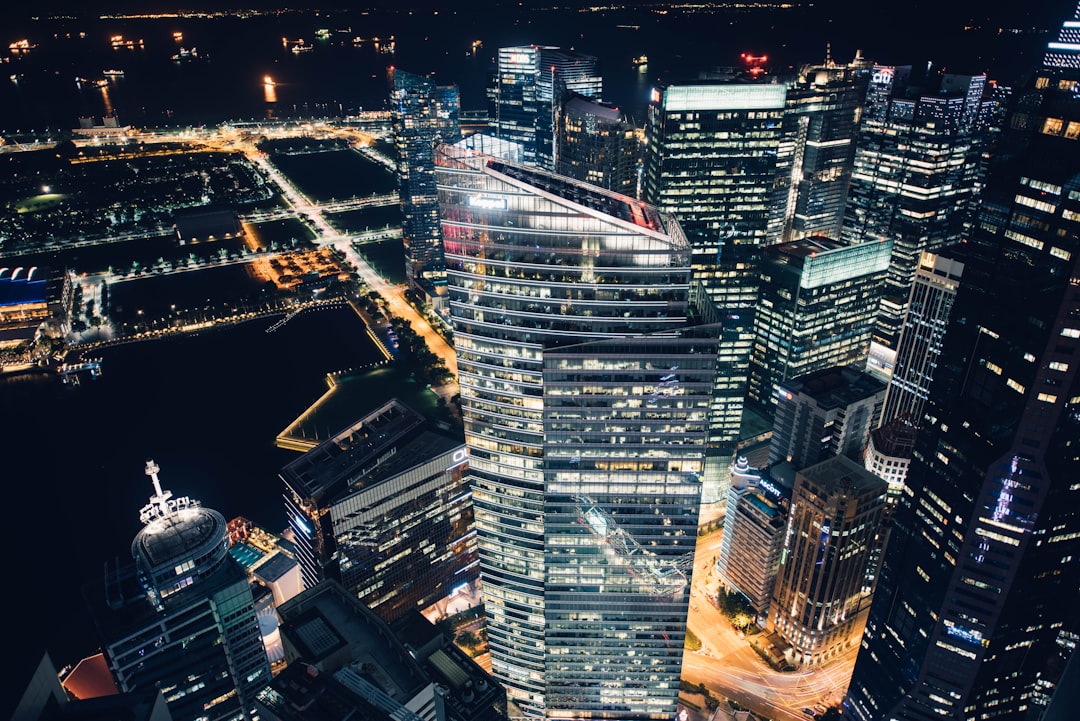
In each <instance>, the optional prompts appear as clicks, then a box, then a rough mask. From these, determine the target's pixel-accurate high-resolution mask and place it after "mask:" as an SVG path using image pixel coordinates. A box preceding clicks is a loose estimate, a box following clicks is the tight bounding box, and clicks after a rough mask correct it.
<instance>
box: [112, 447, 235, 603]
mask: <svg viewBox="0 0 1080 721" xmlns="http://www.w3.org/2000/svg"><path fill="white" fill-rule="evenodd" d="M159 470H160V469H159V468H158V466H157V464H156V463H154V462H153V461H152V460H149V461H147V462H146V475H148V476H150V477H151V479H153V482H154V491H155V493H154V495H153V496H151V497H150V503H148V504H147V505H146V506H144V507H143V508H142V511H141V512H140V514H139V517H140V519H141V520H142V522H143V524H145V525H144V527H143V529H142V530H141V531H139V533H138V534H137V535H136V536H135V540H134V541H132V542H131V555H132V556H133V557H134V558H135V563H136V565H137V566H138V569H139V576H140V578H141V580H142V583H143V586H144V587H145V588H146V591H147V594H148V595H149V596H150V598H151V601H152V602H153V603H154V604H155V605H157V606H160V605H161V601H162V600H163V599H165V598H167V597H168V596H170V595H172V594H173V593H176V592H177V591H180V590H181V589H183V588H186V587H187V586H190V585H191V584H193V583H196V582H197V581H198V580H199V578H201V577H204V576H207V575H209V574H211V573H213V572H214V571H216V570H217V569H218V568H220V567H221V564H222V563H224V562H225V561H226V559H227V558H228V555H229V543H228V537H227V533H226V527H225V517H224V516H222V515H221V514H220V513H218V512H217V511H214V510H211V509H209V508H203V507H202V506H200V505H199V502H198V501H196V500H194V499H191V498H188V497H187V496H184V497H181V498H173V496H172V492H171V491H163V490H162V488H161V482H160V481H159V480H158V477H157V474H158V471H159Z"/></svg>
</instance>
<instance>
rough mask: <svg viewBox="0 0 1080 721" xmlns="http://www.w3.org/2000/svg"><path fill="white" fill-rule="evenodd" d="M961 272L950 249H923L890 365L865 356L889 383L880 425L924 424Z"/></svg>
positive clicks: (878, 357) (959, 265)
mask: <svg viewBox="0 0 1080 721" xmlns="http://www.w3.org/2000/svg"><path fill="white" fill-rule="evenodd" d="M963 274H964V264H963V263H962V262H961V261H960V260H958V259H956V258H954V257H952V256H951V255H950V254H949V253H948V249H945V250H944V251H942V252H939V253H928V252H925V251H924V252H923V253H922V257H921V258H920V259H919V268H918V270H916V271H915V278H914V282H913V283H912V285H911V295H910V297H909V298H908V302H907V306H906V310H905V311H904V319H903V323H902V326H901V329H900V338H899V341H898V342H897V347H896V352H895V354H892V353H890V354H889V355H888V357H887V360H886V361H885V365H886V366H888V365H891V366H892V372H891V373H886V372H885V368H883V367H882V366H881V360H882V358H881V356H880V355H876V356H872V357H870V358H868V363H867V370H869V371H870V372H871V373H879V374H880V375H882V376H885V377H887V378H888V383H889V390H888V391H887V392H886V394H885V407H884V409H883V410H882V412H881V421H880V423H881V425H885V424H887V423H889V422H890V421H891V420H893V419H894V418H898V417H901V416H903V417H904V418H907V419H908V420H909V421H910V422H911V423H914V424H915V425H916V426H918V425H919V424H920V423H921V422H922V410H923V404H924V403H925V402H926V396H927V394H928V393H929V392H930V382H931V381H932V380H933V379H934V369H935V368H936V367H937V364H938V356H939V355H941V343H942V339H943V337H944V335H945V328H946V325H947V324H948V322H949V314H950V313H951V312H952V305H953V300H954V299H955V298H956V289H957V288H958V287H959V286H960V279H961V277H962V276H963Z"/></svg>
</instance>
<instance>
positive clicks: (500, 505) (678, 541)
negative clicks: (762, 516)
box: [436, 146, 718, 719]
mask: <svg viewBox="0 0 1080 721" xmlns="http://www.w3.org/2000/svg"><path fill="white" fill-rule="evenodd" d="M436 172H437V176H438V182H439V197H440V204H441V216H442V223H443V235H444V238H445V242H446V250H447V279H448V282H449V288H450V307H451V315H452V317H453V321H454V339H455V346H456V350H457V356H458V373H459V382H460V385H461V404H462V413H463V416H464V424H465V440H466V444H467V446H468V449H469V473H470V481H471V484H472V493H473V502H474V510H475V517H476V528H477V539H478V545H479V555H480V570H481V581H482V583H483V588H484V598H485V600H484V606H485V613H486V615H487V626H486V627H487V631H488V638H489V646H490V650H491V658H492V669H493V673H494V675H495V676H496V678H498V679H499V680H500V681H501V682H502V683H503V684H504V686H506V688H507V692H508V697H509V699H510V700H511V701H512V702H513V703H514V704H516V705H517V706H518V707H519V708H520V709H521V710H522V712H523V713H524V714H525V715H527V716H534V717H541V716H545V715H546V716H547V717H549V718H571V717H587V716H599V715H615V716H618V717H619V718H623V719H638V718H641V719H644V718H670V717H671V716H672V715H673V714H674V713H675V708H676V700H677V697H678V689H679V678H680V673H681V663H682V646H683V640H684V638H685V631H686V613H687V608H688V602H689V594H688V583H689V565H688V564H689V562H690V559H691V558H692V554H693V549H694V542H695V537H696V527H697V517H698V506H699V503H700V498H701V473H702V471H703V466H704V460H705V439H706V431H707V422H708V411H709V399H710V397H711V394H712V387H713V382H714V379H713V374H714V373H715V365H716V337H717V332H718V329H717V328H716V327H712V326H701V325H693V324H692V323H691V322H690V319H689V318H688V310H689V305H688V289H689V284H690V262H689V261H690V247H689V244H688V243H687V241H686V238H685V237H684V236H683V234H682V231H681V229H680V228H679V226H678V224H677V223H676V222H675V221H674V220H673V219H672V218H671V217H670V216H668V215H665V214H662V213H659V212H657V210H656V209H655V208H653V207H652V206H649V205H647V204H645V203H643V202H641V201H637V200H634V199H632V198H628V197H626V196H621V195H617V194H614V193H611V192H609V191H605V190H602V189H600V188H597V187H595V186H591V185H588V184H584V183H580V182H577V181H574V180H571V179H569V178H565V177H563V176H557V175H553V174H551V173H547V172H545V171H542V170H538V169H535V168H531V167H528V166H525V165H518V164H514V163H508V162H506V161H502V160H499V159H496V158H492V157H490V156H485V155H480V154H476V153H471V152H469V151H467V150H464V149H462V148H455V147H447V146H444V147H441V148H440V149H439V155H438V156H437V164H436Z"/></svg>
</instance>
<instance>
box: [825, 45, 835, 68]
mask: <svg viewBox="0 0 1080 721" xmlns="http://www.w3.org/2000/svg"><path fill="white" fill-rule="evenodd" d="M832 66H833V62H832V43H831V42H829V41H828V40H826V41H825V67H827V68H831V67H832Z"/></svg>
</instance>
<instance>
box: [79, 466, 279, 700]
mask: <svg viewBox="0 0 1080 721" xmlns="http://www.w3.org/2000/svg"><path fill="white" fill-rule="evenodd" d="M158 470H159V469H158V466H157V464H155V463H154V462H153V461H147V463H146V473H147V475H148V476H150V478H151V479H152V480H153V485H154V495H153V496H151V497H150V502H149V503H148V504H147V505H146V506H144V507H143V509H142V511H141V513H140V518H141V519H142V522H143V524H144V526H143V528H142V530H140V531H139V533H138V535H136V536H135V540H134V541H132V544H131V554H132V556H133V557H134V563H133V564H128V565H124V566H121V565H120V564H116V566H115V567H111V568H110V569H109V570H108V571H107V573H106V577H105V587H104V589H102V588H100V587H95V588H93V589H89V590H90V591H91V592H89V593H88V594H87V599H88V601H89V604H90V611H91V614H92V616H93V618H94V621H95V623H96V625H97V629H98V633H99V635H100V637H101V640H102V650H103V652H104V656H105V660H106V662H107V663H108V667H109V670H110V671H111V672H112V675H113V677H114V679H115V680H116V685H117V688H118V689H119V690H120V691H121V692H134V691H143V690H146V689H148V688H152V687H157V688H158V689H160V690H161V693H162V695H163V696H164V697H165V702H166V704H168V707H169V713H170V714H171V716H172V718H173V719H175V720H176V721H201V720H204V719H205V720H209V721H234V720H239V719H248V718H250V715H251V713H252V711H253V709H254V695H255V693H256V691H257V690H258V689H259V688H260V687H261V686H263V685H265V684H266V683H267V682H268V681H269V680H270V664H269V662H268V661H267V657H266V650H265V649H264V648H263V642H262V635H261V633H260V631H259V623H258V620H257V618H256V615H255V603H254V600H253V597H252V591H251V587H250V585H249V583H248V577H247V574H246V573H245V572H244V570H243V569H242V568H241V567H240V565H239V564H238V563H237V562H236V561H235V560H234V559H233V557H232V556H231V555H230V554H229V543H228V537H227V534H226V527H225V518H224V517H223V516H222V515H221V514H220V513H218V512H217V511H214V510H211V509H209V508H204V507H202V506H200V505H199V503H198V501H195V500H194V499H191V498H188V497H187V496H184V497H181V498H174V497H173V495H172V493H171V492H170V491H167V490H162V488H161V483H160V481H159V479H158V475H157V474H158Z"/></svg>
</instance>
